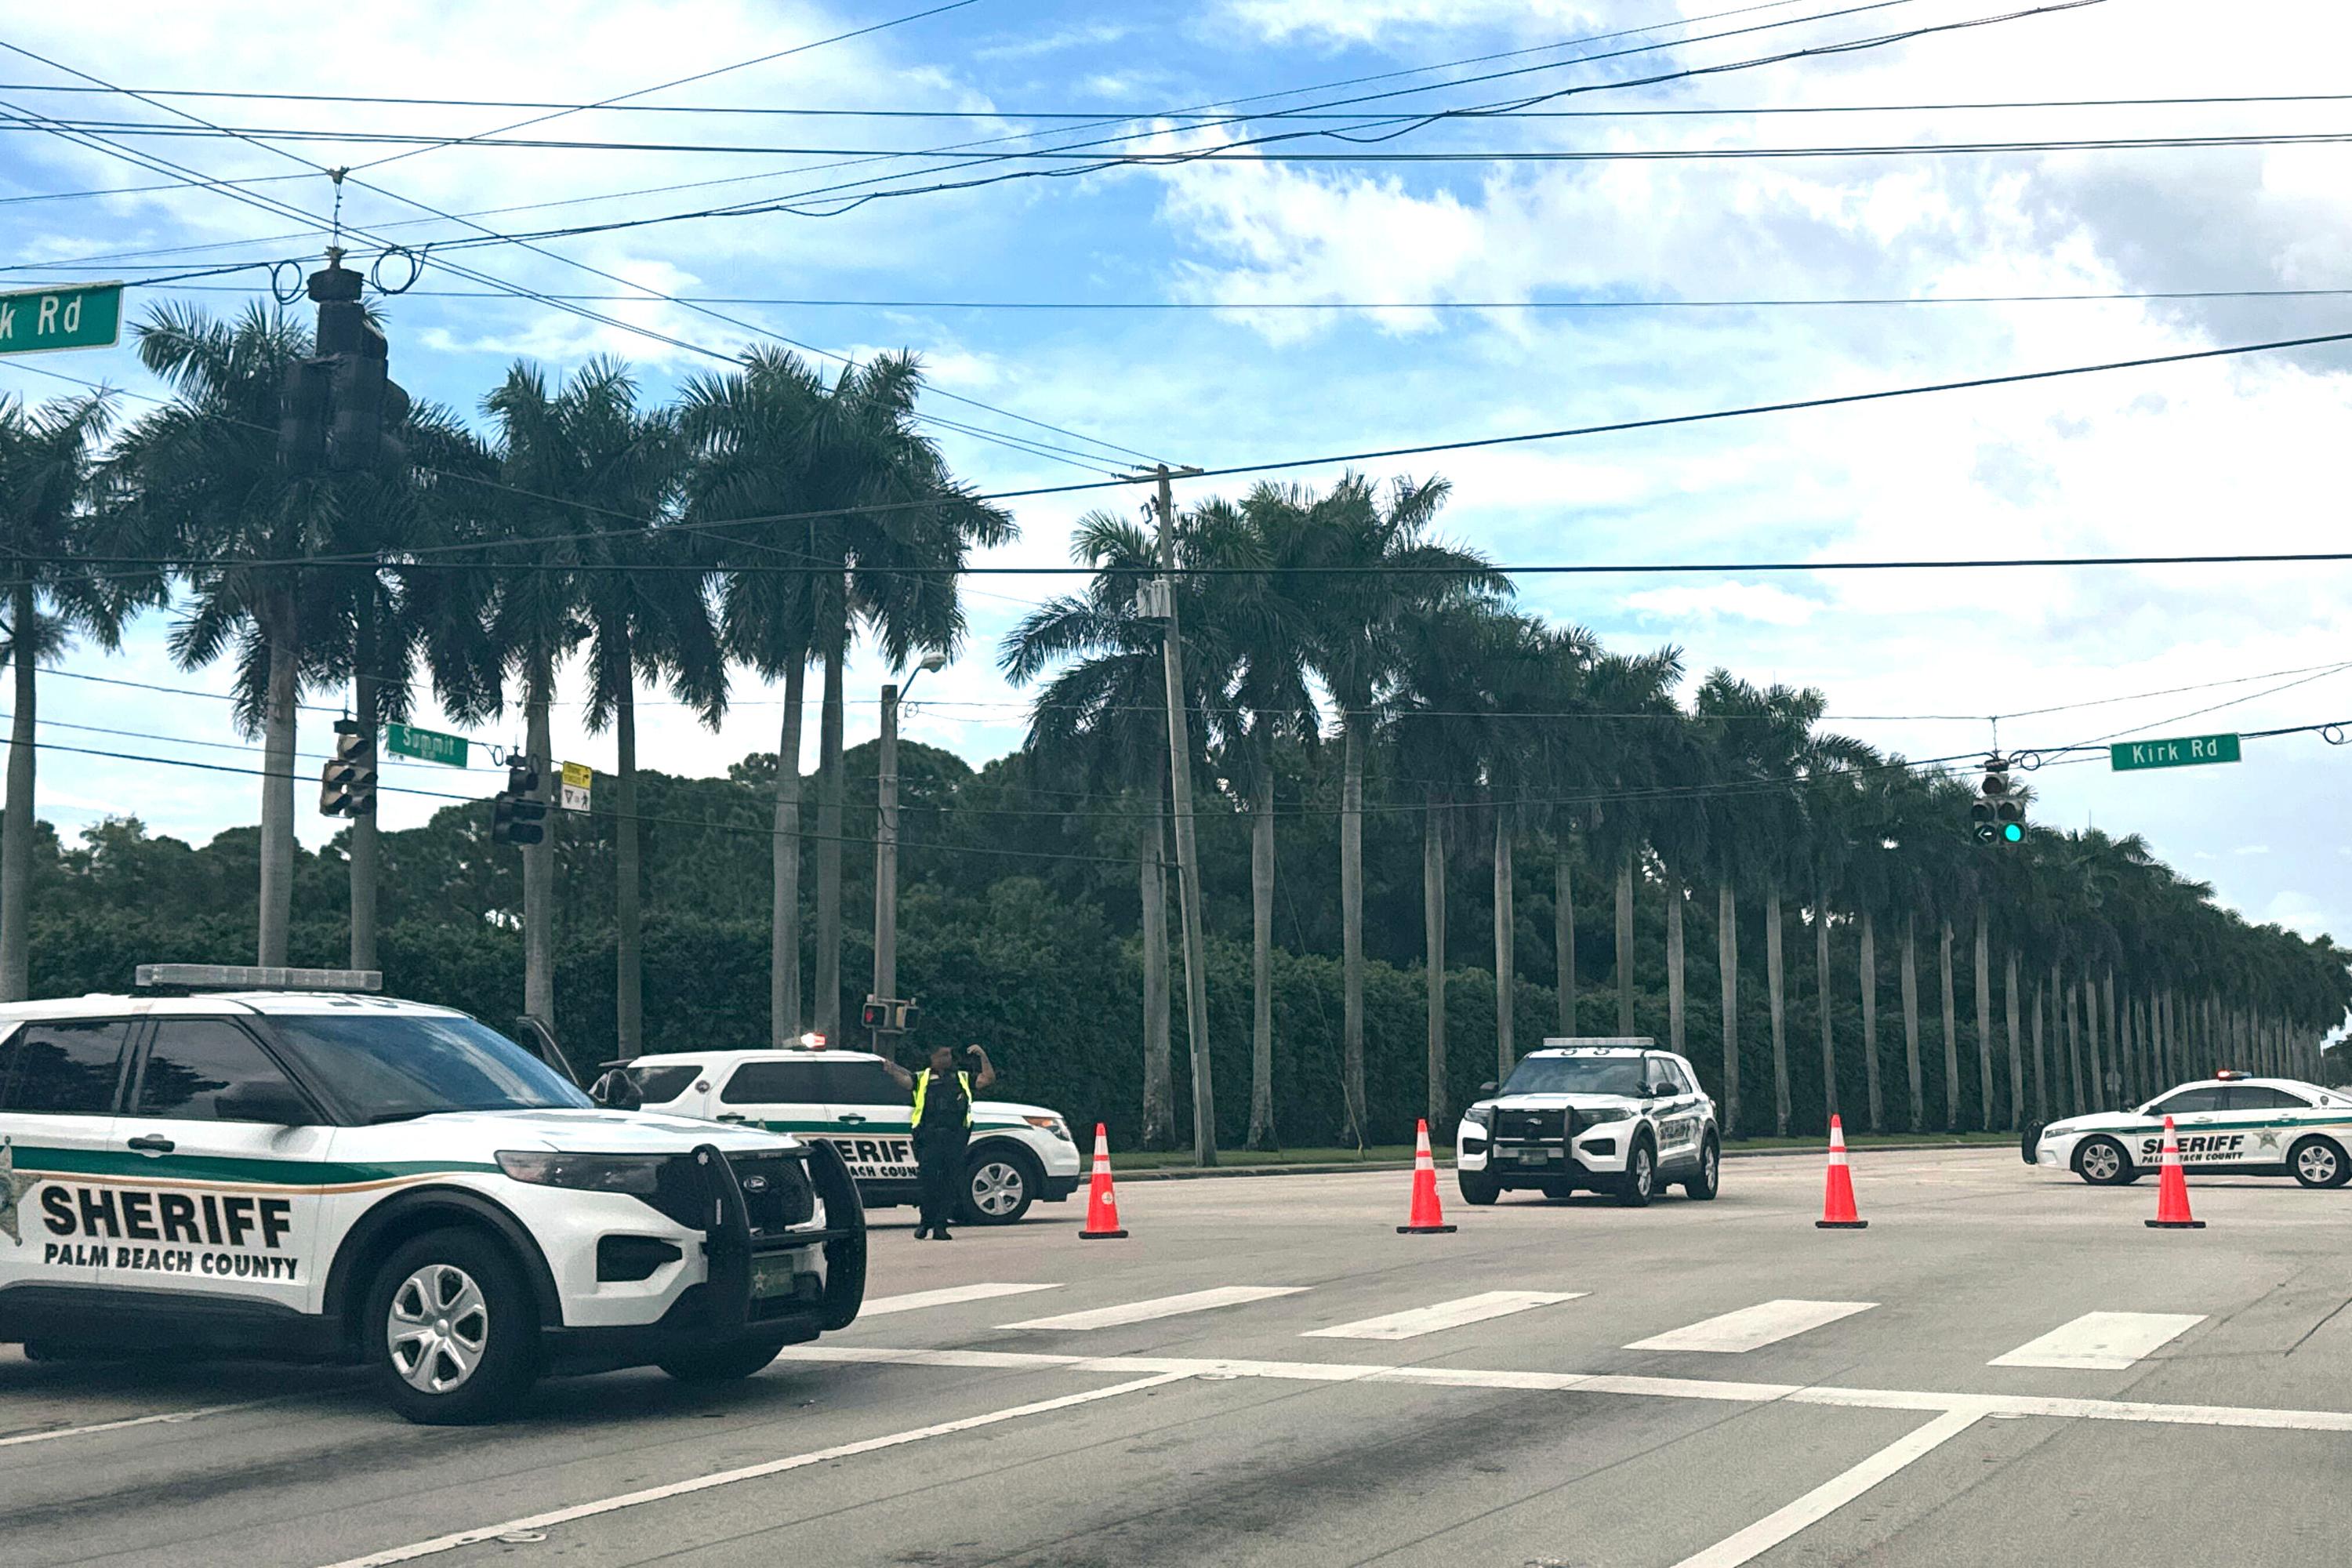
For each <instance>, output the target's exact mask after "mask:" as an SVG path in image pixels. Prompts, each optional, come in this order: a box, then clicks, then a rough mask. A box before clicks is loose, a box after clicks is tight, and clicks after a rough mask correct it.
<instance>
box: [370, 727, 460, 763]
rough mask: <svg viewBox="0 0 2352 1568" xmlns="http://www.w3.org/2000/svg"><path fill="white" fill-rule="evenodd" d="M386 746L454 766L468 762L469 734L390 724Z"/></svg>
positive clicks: (421, 759)
mask: <svg viewBox="0 0 2352 1568" xmlns="http://www.w3.org/2000/svg"><path fill="white" fill-rule="evenodd" d="M383 749H384V750H385V751H387V752H391V753H393V755H394V756H398V757H415V759H416V760H417V761H418V762H420V763H446V764H448V765H449V766H450V767H453V768H462V767H464V766H465V765H466V737H465V736H463V735H445V734H443V733H441V732H440V731H438V730H419V729H417V728H416V727H415V725H412V724H386V725H385V726H384V727H383Z"/></svg>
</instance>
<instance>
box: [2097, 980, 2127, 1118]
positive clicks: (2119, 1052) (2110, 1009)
mask: <svg viewBox="0 0 2352 1568" xmlns="http://www.w3.org/2000/svg"><path fill="white" fill-rule="evenodd" d="M2100 1004H2101V1005H2102V1006H2103V1007H2104V1008H2105V1011H2106V1020H2107V1059H2108V1060H2109V1061H2111V1062H2113V1063H2114V1064H2115V1073H2116V1080H2117V1081H2116V1088H2115V1089H2113V1090H2111V1091H2109V1092H2110V1095H2111V1096H2115V1095H2122V1094H2127V1093H2129V1092H2130V1090H2131V1066H2130V1064H2129V1062H2128V1060H2127V1059H2126V1057H2125V1055H2124V1037H2123V1030H2122V1029H2121V1028H2120V1027H2119V1026H2118V1024H2117V1020H2116V966H2115V965H2114V964H2112V963H2111V964H2109V965H2107V984H2106V991H2105V994H2104V995H2103V996H2102V997H2101V998H2100ZM2107 1103H2108V1106H2109V1107H2110V1108H2111V1109H2112V1108H2113V1107H2114V1106H2116V1105H2118V1104H2122V1103H2125V1102H2124V1101H2122V1100H2116V1099H2114V1098H2110V1099H2109V1100H2108V1102H2107Z"/></svg>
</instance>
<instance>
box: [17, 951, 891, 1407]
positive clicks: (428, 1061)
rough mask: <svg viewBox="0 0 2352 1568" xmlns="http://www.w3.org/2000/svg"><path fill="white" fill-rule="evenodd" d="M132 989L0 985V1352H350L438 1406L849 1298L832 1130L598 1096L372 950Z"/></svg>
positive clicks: (753, 1345)
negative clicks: (710, 1118)
mask: <svg viewBox="0 0 2352 1568" xmlns="http://www.w3.org/2000/svg"><path fill="white" fill-rule="evenodd" d="M139 979H140V984H142V985H149V984H153V985H155V986H158V987H161V988H169V989H176V990H177V991H178V993H179V994H143V995H123V996H103V995H90V996H80V997H75V998H72V999H70V1000H61V1001H48V1002H18V1003H11V1004H8V1005H0V1342H23V1344H24V1345H25V1348H26V1353H27V1354H28V1355H30V1356H33V1357H36V1358H49V1357H59V1358H62V1357H68V1356H75V1355H89V1354H120V1353H123V1352H134V1351H142V1350H162V1351H169V1352H182V1353H187V1352H215V1351H217V1352H238V1353H246V1354H250V1353H255V1352H258V1353H261V1354H264V1355H268V1356H274V1357H278V1358H283V1359H293V1360H307V1361H346V1362H357V1363H362V1364H364V1365H366V1366H368V1367H369V1368H371V1369H372V1373H373V1378H374V1381H375V1384H376V1385H377V1387H378V1388H379V1389H380V1390H381V1391H382V1392H383V1395H384V1397H385V1398H386V1399H387V1400H388V1401H389V1403H390V1404H391V1405H393V1406H394V1408H395V1409H396V1410H398V1411H399V1412H400V1413H401V1414H402V1415H406V1416H407V1417H408V1418H409V1419H411V1420H414V1421H420V1422H430V1423H454V1422H469V1421H479V1420H485V1419H489V1418H491V1417H494V1416H496V1415H499V1413H500V1412H502V1411H504V1410H506V1409H508V1408H509V1407H510V1406H511V1405H513V1404H514V1403H515V1402H516V1401H517V1400H518V1399H519V1398H520V1396H521V1395H522V1394H523V1393H524V1392H525V1391H526V1390H527V1389H528V1388H529V1387H530V1384H531V1383H532V1382H533V1381H534V1380H535V1379H536V1378H537V1377H538V1376H540V1375H541V1373H544V1372H560V1371H595V1370H601V1369H604V1368H610V1367H618V1366H633V1365H644V1364H648V1363H650V1364H653V1365H657V1366H659V1367H661V1368H662V1369H663V1370H664V1371H665V1372H667V1373H670V1374H671V1375H672V1376H675V1377H677V1378H681V1379H685V1380H688V1381H708V1380H714V1379H724V1378H737V1377H743V1376H748V1375H749V1374H751V1373H753V1372H756V1371H757V1370H759V1369H760V1368H761V1367H762V1366H764V1365H766V1364H767V1363H769V1362H770V1361H772V1360H773V1359H774V1357H775V1355H776V1352H778V1351H779V1350H781V1349H782V1347H783V1346H785V1345H787V1344H792V1343H795V1342H801V1341H805V1340H813V1339H814V1338H816V1337H817V1335H818V1334H819V1333H820V1332H822V1331H825V1330H829V1329H837V1328H842V1327H845V1326H846V1325H847V1324H848V1323H849V1322H850V1321H852V1320H853V1319H855V1318H856V1315H857V1311H858V1308H859V1306H860V1305H861V1303H862V1302H863V1300H864V1298H865V1289H866V1223H865V1216H864V1215H863V1213H862V1211H861V1210H860V1208H859V1205H858V1201H857V1194H856V1187H855V1186H854V1185H853V1184H852V1183H851V1182H850V1180H849V1174H848V1172H847V1171H846V1169H845V1168H844V1166H843V1165H842V1163H841V1162H840V1160H839V1159H837V1158H836V1157H835V1155H834V1153H833V1152H832V1150H831V1149H830V1147H828V1146H825V1145H821V1144H820V1145H806V1144H803V1143H801V1142H797V1141H795V1140H793V1139H791V1138H787V1137H783V1136H780V1135H779V1134H776V1133H773V1132H769V1131H763V1130H761V1129H757V1128H742V1127H714V1126H711V1125H710V1124H709V1123H707V1122H698V1121H682V1120H680V1119H678V1118H676V1117H667V1116H648V1115H640V1114H634V1113H630V1112H625V1111H617V1110H602V1109H599V1108H598V1107H597V1106H595V1105H594V1104H593V1103H592V1102H591V1101H590V1100H589V1099H588V1097H587V1096H586V1095H585V1094H583V1092H582V1091H581V1090H580V1089H579V1088H578V1086H577V1085H575V1084H574V1083H573V1082H572V1080H571V1079H570V1078H569V1076H568V1075H566V1074H564V1073H560V1072H558V1071H556V1070H555V1069H554V1068H552V1067H551V1066H550V1065H549V1064H548V1063H547V1062H546V1061H544V1060H542V1059H541V1058H539V1057H538V1056H535V1055H533V1054H532V1053H531V1052H530V1051H529V1050H526V1049H525V1048H524V1047H521V1046H519V1045H517V1044H516V1043H515V1042H514V1041H512V1040H510V1039H509V1038H508V1037H506V1036H504V1035H502V1034H499V1032H498V1031H497V1030H495V1029H491V1028H489V1027H488V1026H485V1025H483V1024H480V1023H478V1022H477V1021H476V1020H474V1019H473V1018H470V1017H468V1016H466V1015H465V1014H463V1013H458V1012H455V1011H453V1010H451V1009H449V1008H446V1007H434V1006H427V1005H423V1004H421V1003H415V1002H398V1001H393V1000H390V999H388V998H383V997H379V996H373V995H369V994H363V993H364V992H366V991H369V990H373V988H374V984H376V980H377V977H376V976H375V974H374V973H373V972H372V971H369V972H352V971H337V970H290V971H289V970H282V969H267V970H263V969H239V968H231V967H224V966H215V965H199V964H154V965H146V964H142V965H141V966H140V971H139ZM207 986H219V987H222V988H221V989H218V990H213V991H209V992H207V991H205V989H204V988H205V987H207ZM229 987H250V988H241V989H229ZM262 987H267V988H266V989H264V988H262ZM287 987H299V989H289V988H287Z"/></svg>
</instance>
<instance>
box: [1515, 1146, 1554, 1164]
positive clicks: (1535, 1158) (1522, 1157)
mask: <svg viewBox="0 0 2352 1568" xmlns="http://www.w3.org/2000/svg"><path fill="white" fill-rule="evenodd" d="M1550 1158H1551V1151H1550V1150H1549V1149H1522V1150H1520V1151H1519V1163H1520V1164H1522V1165H1540V1164H1542V1163H1544V1162H1545V1161H1547V1160H1549V1159H1550Z"/></svg>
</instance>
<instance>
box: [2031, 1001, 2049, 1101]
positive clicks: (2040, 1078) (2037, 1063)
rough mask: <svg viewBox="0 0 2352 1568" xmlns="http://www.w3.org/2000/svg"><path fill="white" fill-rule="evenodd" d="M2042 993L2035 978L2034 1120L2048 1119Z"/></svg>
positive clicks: (2047, 1077) (2047, 1085) (2047, 1076)
mask: <svg viewBox="0 0 2352 1568" xmlns="http://www.w3.org/2000/svg"><path fill="white" fill-rule="evenodd" d="M2043 994H2044V993H2043V991H2042V982H2041V981H2039V980H2036V981H2035V982H2034V983H2033V1120H2034V1121H2049V1120H2050V1075H2049V1072H2048V1068H2047V1063H2048V1061H2049V1058H2047V1057H2046V1056H2045V1055H2043V1053H2042V998H2043Z"/></svg>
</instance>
